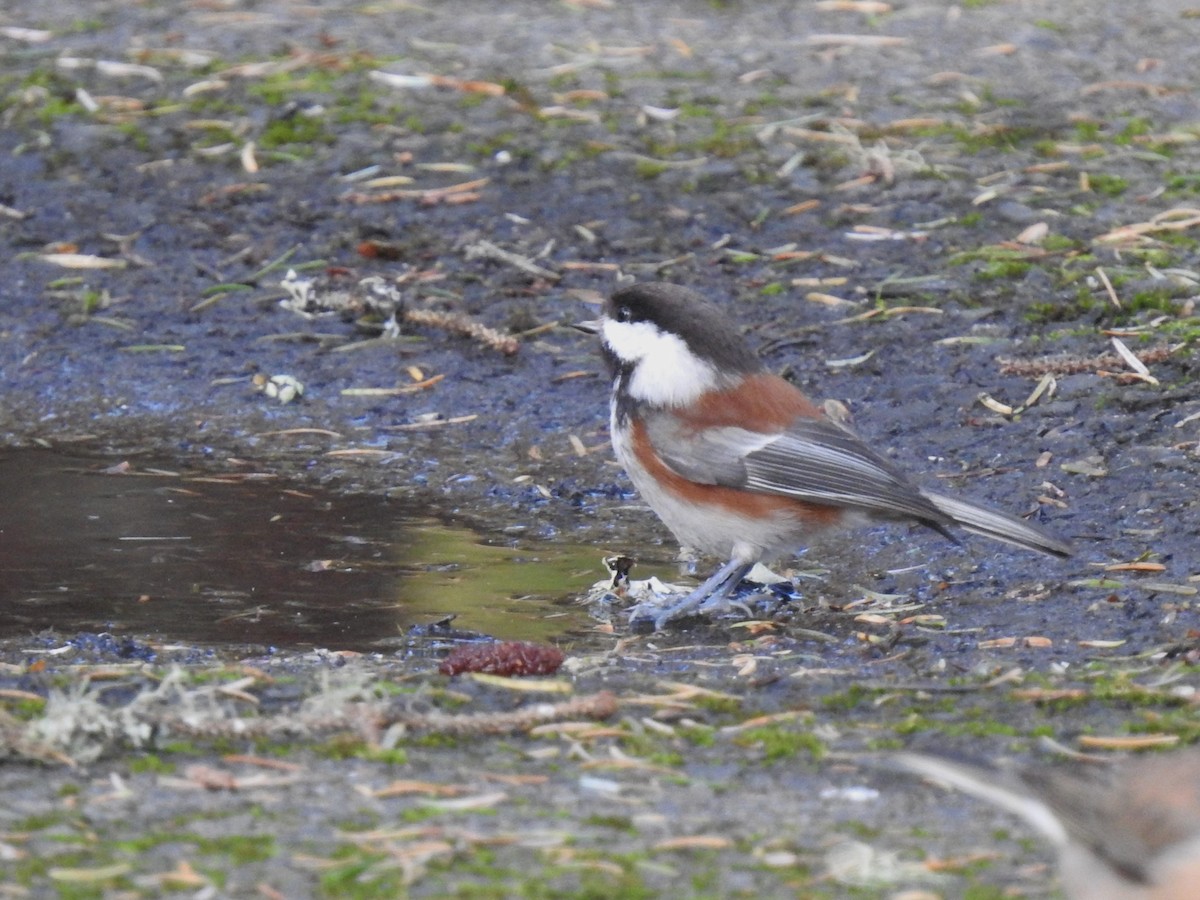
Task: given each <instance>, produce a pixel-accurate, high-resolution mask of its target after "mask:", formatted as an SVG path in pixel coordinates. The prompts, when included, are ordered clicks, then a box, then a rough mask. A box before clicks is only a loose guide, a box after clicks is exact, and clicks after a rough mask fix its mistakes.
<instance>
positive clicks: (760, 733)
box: [734, 725, 826, 762]
mask: <svg viewBox="0 0 1200 900" xmlns="http://www.w3.org/2000/svg"><path fill="white" fill-rule="evenodd" d="M734 743H736V744H738V745H740V746H744V747H755V746H757V747H761V748H762V750H763V754H764V756H765V757H766V759H767V760H768V761H770V762H777V761H779V760H783V759H791V758H793V757H795V756H798V755H799V754H801V753H807V754H808V756H809V757H810V758H812V759H813V760H820V759H821V758H822V757H824V756H825V753H826V747H825V744H824V743H823V742H822V741H821V739H820V738H819V737H817V736H816V735H815V734H813V733H812V732H809V731H792V730H789V729H785V728H782V727H778V726H773V725H772V726H766V727H764V728H751V729H750V730H749V731H745V732H743V733H741V734H740V735H738V736H737V738H735V739H734Z"/></svg>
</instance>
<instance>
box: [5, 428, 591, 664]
mask: <svg viewBox="0 0 1200 900" xmlns="http://www.w3.org/2000/svg"><path fill="white" fill-rule="evenodd" d="M598 557H599V552H598V551H597V549H596V548H594V547H577V546H576V547H572V546H566V547H563V546H555V547H546V548H538V549H536V550H532V549H529V548H525V549H521V548H512V547H508V546H489V545H487V544H485V543H484V542H483V540H482V539H481V538H480V536H479V535H477V534H474V533H472V532H470V531H468V530H466V529H463V528H455V527H450V526H447V525H444V524H441V523H438V522H436V521H433V520H430V519H428V518H422V517H420V516H419V515H418V514H417V511H415V510H411V509H404V508H399V507H398V506H397V504H395V503H394V502H388V501H385V500H383V499H382V498H379V497H377V496H333V495H328V494H324V493H321V492H319V491H312V490H308V489H306V488H305V489H301V488H298V487H296V486H294V485H290V484H288V483H285V482H283V481H281V480H275V479H270V478H266V477H261V476H259V477H255V476H246V475H232V476H211V475H203V474H197V473H179V472H170V471H165V470H162V469H155V468H154V467H153V466H152V465H149V464H145V463H141V462H135V463H134V464H133V465H130V466H120V465H118V466H113V464H112V461H107V462H101V463H98V462H96V461H94V460H84V459H74V458H70V457H65V456H62V455H60V454H57V453H52V452H49V451H37V450H8V451H3V452H0V571H2V572H3V573H4V577H3V578H2V579H0V637H15V636H19V635H22V634H30V633H33V632H37V631H40V630H42V629H45V628H54V629H55V630H57V631H59V632H61V633H64V634H71V633H73V632H75V631H78V630H91V631H113V632H117V633H122V634H142V635H150V636H157V637H160V638H163V639H167V640H180V641H188V642H236V643H243V642H252V643H264V644H271V645H275V646H303V645H317V646H327V647H339V648H369V647H371V646H373V645H376V642H379V641H384V642H387V641H388V639H394V638H396V637H397V636H399V635H400V634H401V633H402V632H403V631H404V630H405V629H406V628H407V627H409V626H410V625H413V624H418V623H427V622H430V621H432V620H434V619H437V618H439V617H441V616H444V615H447V614H450V613H455V614H457V615H458V618H457V619H456V620H455V625H456V626H458V627H462V628H466V629H472V630H478V631H482V632H485V633H488V634H493V635H495V636H497V637H502V638H507V639H514V638H518V639H528V640H552V639H554V638H555V637H556V636H561V635H562V634H563V633H565V632H566V631H568V630H569V629H580V628H585V627H587V625H588V622H587V617H586V615H585V614H584V613H583V612H582V611H580V610H579V609H578V607H576V606H575V605H574V604H573V603H571V602H569V598H570V597H572V596H577V595H578V594H579V593H580V592H582V591H583V590H584V589H586V587H587V586H588V585H589V584H591V583H592V582H593V581H595V580H597V579H598V578H599V577H600V572H599V562H598ZM556 601H557V602H556Z"/></svg>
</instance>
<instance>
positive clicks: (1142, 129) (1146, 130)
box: [1113, 117, 1153, 144]
mask: <svg viewBox="0 0 1200 900" xmlns="http://www.w3.org/2000/svg"><path fill="white" fill-rule="evenodd" d="M1152 130H1153V129H1152V128H1151V123H1150V120H1149V119H1143V118H1139V117H1134V118H1132V119H1130V120H1129V121H1128V122H1126V123H1125V127H1124V128H1122V129H1121V131H1120V132H1119V133H1118V134H1117V135H1116V136H1115V137H1114V138H1113V142H1114V143H1116V144H1132V143H1133V142H1134V139H1135V138H1139V137H1141V136H1143V135H1147V134H1150V133H1151V131H1152Z"/></svg>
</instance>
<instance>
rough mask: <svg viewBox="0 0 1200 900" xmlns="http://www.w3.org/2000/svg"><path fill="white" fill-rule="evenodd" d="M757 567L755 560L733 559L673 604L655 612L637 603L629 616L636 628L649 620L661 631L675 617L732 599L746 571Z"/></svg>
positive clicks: (707, 608) (719, 605)
mask: <svg viewBox="0 0 1200 900" xmlns="http://www.w3.org/2000/svg"><path fill="white" fill-rule="evenodd" d="M752 568H754V564H753V563H745V562H742V561H741V560H740V559H731V560H730V561H729V562H727V563H725V565H723V566H721V568H719V569H717V571H716V572H715V573H714V574H713V576H712V577H711V578H709V579H708V580H707V581H705V582H704V584H702V585H700V587H698V588H696V589H695V590H694V591H692V592H691V593H690V594H688V595H687V596H686V597H684V598H683V599H682V600H678V601H676V602H675V603H672V604H671V605H670V606H668V607H667V608H666V609H663V610H661V611H655V610H654V609H653V608H651V609H646V608H645V604H640V605H639V606H637V607H636V608H635V609H634V610H633V613H632V616H631V618H630V625H631V626H632V627H633V628H634V629H635V630H641V628H644V627H645V626H646V625H647V624H649V623H650V622H653V623H654V630H655V631H662V628H663V626H664V625H666V624H667V623H668V622H671V621H673V620H674V619H678V618H681V617H683V616H685V615H687V614H688V613H690V612H692V611H693V610H696V609H698V608H699V607H701V606H703V608H704V610H705V612H711V611H712V610H715V609H720V608H722V607H723V606H724V605H725V603H726V601H727V600H728V599H729V594H730V593H731V592H732V591H733V589H734V588H736V587H737V586H738V585H739V584H741V581H742V579H743V578H744V577H745V576H746V573H747V572H749V571H750V570H751V569H752Z"/></svg>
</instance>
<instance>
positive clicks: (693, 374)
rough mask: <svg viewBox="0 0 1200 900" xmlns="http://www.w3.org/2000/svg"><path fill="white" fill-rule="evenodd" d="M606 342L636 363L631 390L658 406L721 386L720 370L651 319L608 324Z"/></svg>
mask: <svg viewBox="0 0 1200 900" xmlns="http://www.w3.org/2000/svg"><path fill="white" fill-rule="evenodd" d="M604 343H605V344H606V345H607V346H608V349H609V350H611V351H612V352H613V353H614V354H616V356H617V358H618V359H620V360H621V361H622V362H625V363H631V364H633V367H634V368H633V376H632V378H630V380H629V392H630V393H631V394H632V395H633V397H634V399H636V400H639V401H641V402H643V403H649V404H652V405H654V406H682V405H683V404H685V403H691V402H692V401H694V400H695V399H696V398H697V397H699V396H700V395H701V394H702V393H704V392H705V391H708V390H712V389H713V388H714V387H716V386H717V372H716V370H715V369H714V368H713V367H712V366H711V365H710V364H709V363H707V362H705V361H704V360H702V359H700V358H699V357H697V356H696V355H695V354H694V353H692V352H691V351H690V350H689V349H688V347H687V345H686V344H685V343H684V342H683V340H682V339H680V338H679V337H677V336H676V335H673V334H667V333H666V332H664V331H662V330H660V329H659V328H658V327H657V326H655V325H652V324H650V323H649V322H614V321H613V320H612V319H609V320H607V321H605V323H604Z"/></svg>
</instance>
